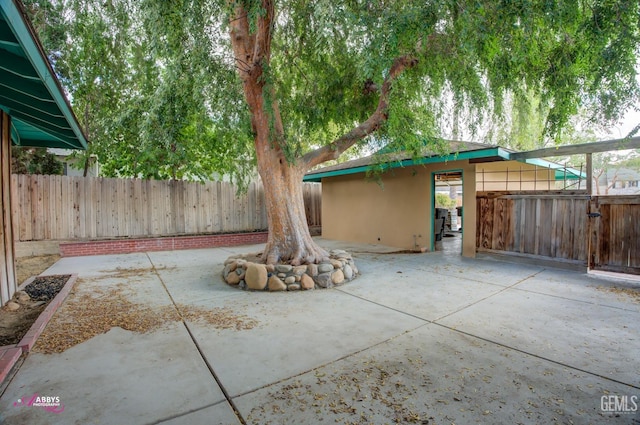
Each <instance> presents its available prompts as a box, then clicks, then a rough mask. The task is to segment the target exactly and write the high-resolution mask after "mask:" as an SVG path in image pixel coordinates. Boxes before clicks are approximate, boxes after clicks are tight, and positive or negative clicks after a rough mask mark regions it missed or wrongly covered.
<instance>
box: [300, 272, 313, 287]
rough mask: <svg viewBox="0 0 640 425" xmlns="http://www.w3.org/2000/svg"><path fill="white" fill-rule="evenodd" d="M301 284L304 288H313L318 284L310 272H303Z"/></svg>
mask: <svg viewBox="0 0 640 425" xmlns="http://www.w3.org/2000/svg"><path fill="white" fill-rule="evenodd" d="M300 286H301V287H302V289H313V288H315V286H316V284H315V282H314V281H313V279H312V278H311V276H309V275H308V274H303V275H302V276H301V277H300Z"/></svg>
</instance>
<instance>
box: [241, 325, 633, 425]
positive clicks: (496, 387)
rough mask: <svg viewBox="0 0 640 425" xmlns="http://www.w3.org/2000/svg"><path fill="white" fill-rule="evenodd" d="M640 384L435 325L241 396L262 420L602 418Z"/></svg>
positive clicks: (254, 420) (249, 412) (608, 418)
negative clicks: (609, 397) (612, 399)
mask: <svg viewBox="0 0 640 425" xmlns="http://www.w3.org/2000/svg"><path fill="white" fill-rule="evenodd" d="M634 390H635V389H634V388H630V387H627V386H624V385H621V384H617V383H612V382H610V381H607V380H606V379H602V378H598V377H595V376H593V375H589V374H586V373H580V372H576V371H573V370H570V369H567V368H564V367H562V366H559V365H557V364H554V363H549V362H547V361H545V360H543V359H540V358H537V357H535V356H530V355H526V354H523V353H518V352H513V351H512V350H509V349H507V348H505V347H500V346H497V345H495V344H491V343H488V342H486V341H483V340H480V339H477V338H474V337H471V336H468V335H464V334H460V333H458V332H455V331H452V330H449V329H444V328H442V327H440V326H437V325H433V324H432V325H427V326H424V327H421V328H420V329H417V330H415V331H413V332H410V333H407V334H405V335H402V336H399V337H398V338H394V339H393V340H391V341H388V342H385V343H384V344H381V345H378V346H375V347H372V348H371V349H369V350H365V351H363V352H360V353H358V354H356V355H354V356H350V357H348V358H345V359H342V360H340V361H338V362H334V363H332V364H330V365H327V366H323V367H320V368H318V369H315V370H313V371H310V372H308V373H305V374H303V375H300V376H295V377H292V378H290V379H287V380H285V381H283V382H279V383H277V384H275V385H272V386H270V387H268V388H263V389H260V390H259V391H256V392H252V393H250V394H246V395H244V396H242V397H239V398H237V399H236V400H235V403H236V405H237V406H238V408H239V409H240V411H242V412H244V413H245V415H246V416H245V419H246V420H247V423H248V424H256V425H257V424H260V425H262V424H292V425H293V424H317V423H340V424H345V423H356V424H364V423H373V424H391V423H418V424H420V423H423V424H438V425H440V424H452V423H455V424H551V423H584V424H588V423H592V424H597V423H605V422H606V423H624V421H625V418H619V417H618V418H615V417H614V416H613V415H610V414H605V413H603V412H601V409H600V403H601V396H602V394H606V393H611V394H629V393H633V391H634ZM628 419H632V417H627V418H626V420H628Z"/></svg>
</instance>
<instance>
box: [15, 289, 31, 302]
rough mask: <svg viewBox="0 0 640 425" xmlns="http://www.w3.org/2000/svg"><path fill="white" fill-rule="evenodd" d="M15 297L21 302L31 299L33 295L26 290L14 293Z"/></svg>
mask: <svg viewBox="0 0 640 425" xmlns="http://www.w3.org/2000/svg"><path fill="white" fill-rule="evenodd" d="M14 297H15V298H16V299H17V300H18V301H20V302H23V303H25V302H27V301H31V297H30V296H29V294H27V293H26V292H24V291H18V292H16V293H15V294H14Z"/></svg>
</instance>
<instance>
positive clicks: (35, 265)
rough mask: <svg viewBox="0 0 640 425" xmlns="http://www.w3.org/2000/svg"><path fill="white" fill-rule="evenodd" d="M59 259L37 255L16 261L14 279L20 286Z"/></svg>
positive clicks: (53, 256)
mask: <svg viewBox="0 0 640 425" xmlns="http://www.w3.org/2000/svg"><path fill="white" fill-rule="evenodd" d="M59 259H60V256H59V255H38V256H35V257H21V258H17V259H16V279H17V283H18V284H21V283H22V282H24V281H25V280H27V279H28V278H30V277H31V276H37V275H39V274H40V273H42V272H43V271H45V270H47V269H48V268H49V267H51V266H52V265H53V264H55V263H56V261H58V260H59Z"/></svg>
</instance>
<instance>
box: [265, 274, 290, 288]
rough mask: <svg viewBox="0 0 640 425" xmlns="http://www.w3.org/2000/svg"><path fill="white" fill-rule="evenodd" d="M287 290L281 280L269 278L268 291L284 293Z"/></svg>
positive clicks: (273, 276) (273, 277) (276, 277)
mask: <svg viewBox="0 0 640 425" xmlns="http://www.w3.org/2000/svg"><path fill="white" fill-rule="evenodd" d="M286 289H287V285H285V284H284V282H283V281H282V280H280V278H279V277H278V276H276V275H272V276H271V277H270V278H269V290H270V291H285V290H286Z"/></svg>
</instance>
